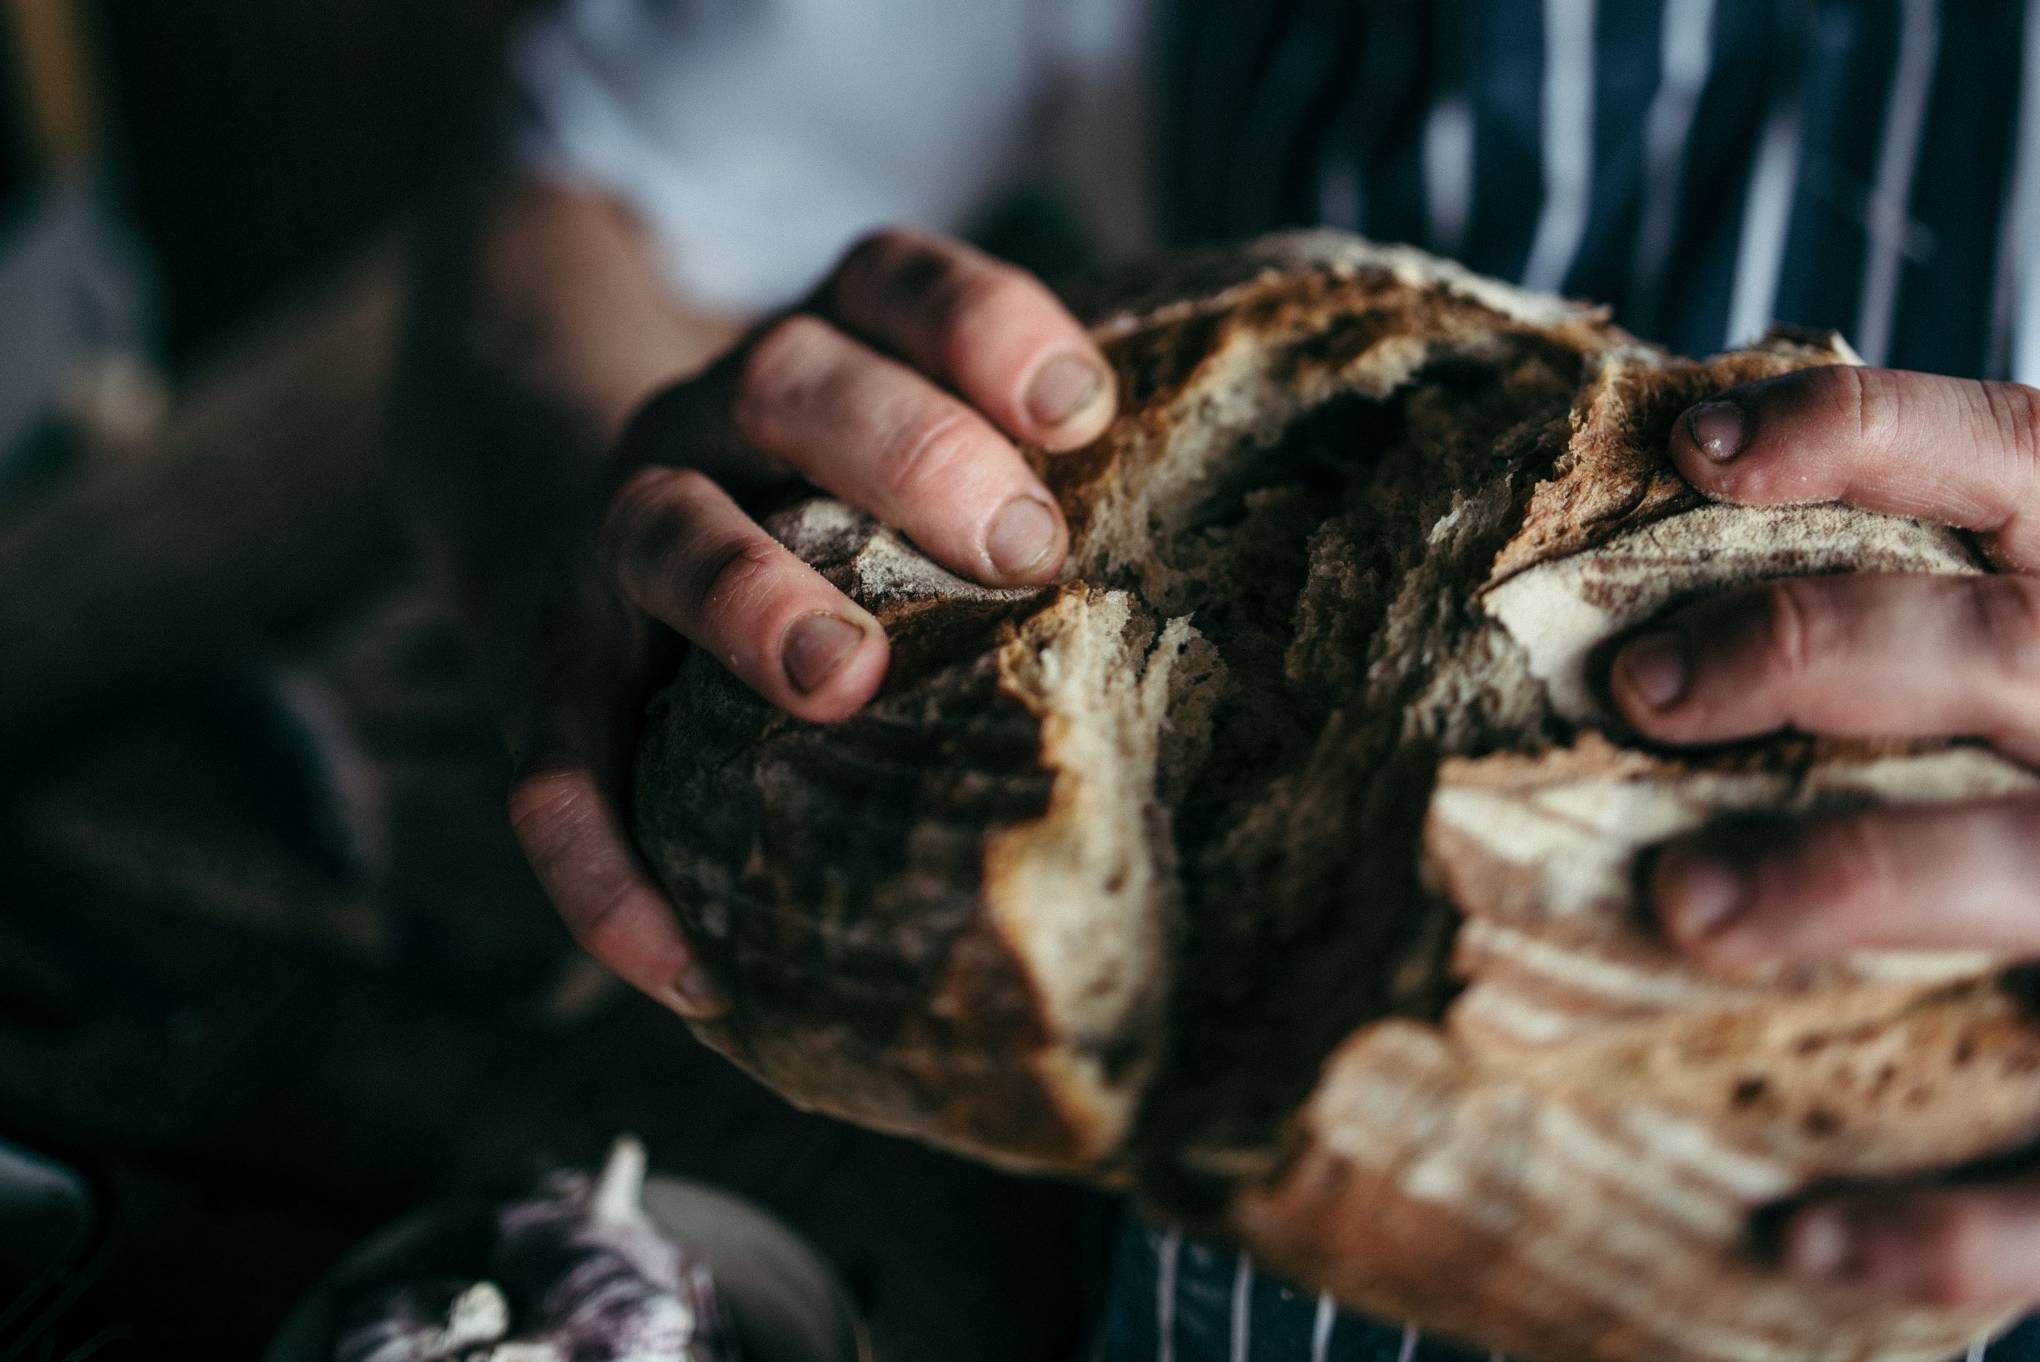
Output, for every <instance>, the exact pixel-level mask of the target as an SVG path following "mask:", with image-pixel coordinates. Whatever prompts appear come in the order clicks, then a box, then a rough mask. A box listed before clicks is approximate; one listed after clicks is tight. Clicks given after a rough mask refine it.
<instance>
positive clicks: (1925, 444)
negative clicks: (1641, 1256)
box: [1611, 366, 2040, 1306]
mask: <svg viewBox="0 0 2040 1362" xmlns="http://www.w3.org/2000/svg"><path fill="white" fill-rule="evenodd" d="M1672 457H1673V458H1674V460H1675V461H1676V462H1677V464H1678V466H1679V469H1680V471H1681V472H1682V473H1684V474H1685V476H1686V477H1687V478H1688V479H1689V480H1691V481H1692V483H1693V484H1694V485H1695V486H1697V487H1699V488H1700V489H1701V490H1702V491H1704V492H1706V493H1708V494H1710V495H1712V496H1716V497H1720V498H1722V499H1723V500H1727V501H1736V502H1744V503H1750V504H1757V505H1779V504H1784V503H1793V502H1820V501H1844V502H1848V503H1850V504H1853V505H1856V506H1861V507H1865V508H1868V509H1871V510H1877V511H1888V512H1893V513H1896V514H1900V515H1909V516H1917V517H1921V518H1924V519H1929V520H1936V521H1941V522H1944V523H1947V524H1951V525H1955V526H1959V527H1960V528H1962V529H1965V530H1968V531H1970V532H1971V533H1972V534H1973V535H1974V537H1975V540H1976V542H1977V544H1978V545H1979V547H1980V548H1981V549H1982V551H1983V553H1984V554H1985V555H1986V556H1987V557H1988V558H1989V559H1990V560H1991V562H1992V563H1993V564H1994V565H1995V566H1996V567H1997V568H1998V569H1999V571H1998V572H1996V573H1992V574H1987V575H1981V576H1974V577H1934V576H1919V575H1901V574H1860V575H1852V576H1827V577H1801V578H1793V579H1789V580H1783V581H1776V582H1771V583H1767V584H1765V585H1762V586H1757V587H1753V588H1750V589H1747V590H1742V591H1737V592H1733V593H1730V594H1728V595H1725V596H1722V597H1719V598H1716V599H1713V600H1710V601H1707V602H1705V603H1704V604H1700V605H1697V606H1694V607H1691V608H1689V609H1687V610H1684V611H1681V612H1678V613H1676V614H1674V615H1673V616H1671V617H1670V618H1668V619H1667V620H1665V621H1662V622H1661V623H1660V625H1659V626H1658V627H1657V628H1655V629H1654V630H1653V631H1652V632H1650V633H1647V634H1645V635H1643V636H1642V637H1639V638H1637V639H1635V640H1632V641H1631V642H1630V643H1629V644H1628V645H1627V646H1626V647H1625V648H1624V649H1623V650H1622V652H1621V653H1620V654H1619V655H1618V657H1617V658H1616V660H1615V664H1614V668H1613V672H1612V675H1611V689H1612V691H1613V693H1614V696H1615V699H1616V702H1617V704H1618V705H1619V706H1620V707H1621V709H1622V711H1623V713H1624V715H1625V716H1627V718H1628V719H1629V720H1630V722H1632V723H1633V724H1634V725H1635V726H1636V727H1637V728H1638V729H1639V730H1640V731H1641V732H1642V733H1644V734H1645V735H1647V736H1649V737H1651V738H1654V739H1656V740H1658V741H1661V742H1666V743H1675V744H1702V743H1715V742H1723V741H1729V740H1733V739H1737V738H1745V737H1751V736H1754V735H1757V734H1762V733H1768V732H1771V731H1773V730H1776V729H1781V728H1791V729H1796V730H1800V731H1804V732H1809V733H1822V734H1831V735H1837V736H1850V737H1870V736H1904V737H1964V738H1973V739H1984V740H1987V741H1989V742H1991V743H1993V744H1995V745H1996V746H1997V747H1998V748H1999V749H2000V750H2001V751H2003V752H2005V753H2006V754H2008V755H2010V756H2011V757H2013V758H2016V759H2017V760H2020V761H2023V762H2026V763H2029V764H2036V765H2040V575H2036V574H2040V391H2036V390H2035V389H2032V388H2027V387H2022V386H2019V385H2016V384H1994V383H1975V382H1967V381H1962V380H1957V379H1951V378H1940V377H1935V376H1932V375H1926V374H1913V373H1901V372H1895V371H1892V370H1882V369H1865V368H1856V367H1846V366H1844V367H1834V368H1821V369H1809V370H1804V371H1801V372H1798V373H1792V374H1787V375H1784V376H1782V377H1780V378H1775V379H1770V380H1766V381H1764V382H1761V383H1754V384H1750V385H1748V386H1745V387H1742V388H1737V389H1735V390H1733V391H1730V392H1727V393H1724V394H1721V395H1720V396H1719V397H1717V398H1714V399H1711V400H1709V401H1707V402H1704V403H1702V404H1700V405H1699V406H1696V407H1694V408H1693V409H1692V410H1690V411H1688V412H1687V413H1686V414H1685V416H1683V417H1682V418H1681V419H1680V421H1679V423H1678V426H1677V428H1676V432H1675V434H1674V436H1673V440H1672ZM1651 893H1652V896H1653V899H1654V904H1655V908H1656V911H1657V913H1658V916H1659V919H1660V921H1661V922H1662V924H1663V926H1664V929H1665V930H1666V932H1667V933H1668V934H1669V936H1670V937H1671V938H1672V939H1673V940H1674V941H1675V942H1677V943H1678V944H1679V945H1680V946H1681V947H1683V948H1684V949H1686V950H1688V951H1690V952H1692V953H1694V954H1695V955H1697V956H1700V957H1702V958H1708V959H1713V960H1717V961H1722V962H1739V963H1749V962H1756V961H1761V960H1780V959H1801V960H1804V959H1811V958H1815V957H1818V956H1824V955H1833V954H1835V953H1837V952H1840V951H1847V950H1853V949H1869V948H1901V947H1922V948H1930V947H1956V948H1988V949H1992V950H1998V951H2003V952H2005V953H2007V954H2008V955H2012V956H2017V957H2020V958H2026V959H2040V795H2029V796H2019V797H2013V798H2005V799H1992V800H1979V801H1973V802H1968V803H1955V804H1940V805H1933V806H1929V807H1915V808H1910V809H1881V810H1871V811H1864V812H1852V813H1847V814H1839V815H1826V816H1816V817H1810V818H1806V819H1802V820H1799V821H1796V822H1794V823H1791V824H1788V825H1786V826H1785V827H1783V828H1782V829H1781V830H1780V832H1779V833H1778V835H1776V836H1774V837H1765V838H1762V839H1749V838H1747V837H1745V838H1741V839H1732V838H1729V837H1726V836H1709V835H1707V834H1701V835H1699V836H1697V837H1694V838H1691V839H1688V840H1685V841H1681V842H1677V843H1674V844H1672V845H1670V846H1668V847H1666V848H1664V849H1663V850H1662V852H1661V853H1660V855H1659V856H1658V858H1657V860H1656V862H1655V864H1654V868H1653V871H1652V874H1651ZM1784 1254H1785V1261H1786V1264H1787V1266H1788V1267H1789V1268H1791V1269H1793V1270H1796V1271H1799V1272H1802V1273H1807V1274H1810V1275H1815V1276H1823V1277H1827V1278H1831V1279H1849V1280H1854V1281H1857V1282H1859V1283H1861V1284H1863V1285H1865V1286H1867V1287H1869V1288H1870V1289H1873V1290H1877V1291H1879V1292H1882V1293H1885V1294H1889V1295H1898V1296H1905V1297H1909V1298H1912V1299H1916V1300H1919V1301H1921V1302H1923V1303H1933V1304H1940V1305H1978V1306H1983V1305H2005V1306H2028V1305H2032V1304H2034V1303H2036V1302H2040V1176H2030V1177H2026V1178H2022V1179H2018V1180H2014V1181H2009V1182H1999V1183H1995V1184H1990V1185H1964V1186H1955V1185H1925V1184H1922V1185H1918V1186H1915V1187H1911V1188H1905V1189H1898V1190H1894V1191H1881V1192H1880V1193H1878V1194H1877V1195H1876V1196H1874V1197H1871V1196H1854V1197H1840V1198H1834V1199H1829V1200H1826V1201H1821V1202H1817V1203H1815V1204H1813V1205H1810V1206H1807V1207H1805V1208H1803V1209H1801V1210H1800V1211H1798V1212H1797V1213H1796V1214H1795V1215H1794V1216H1793V1217H1792V1219H1791V1220H1790V1221H1789V1222H1788V1224H1787V1226H1786V1229H1785V1236H1784Z"/></svg>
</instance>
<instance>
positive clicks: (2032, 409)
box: [1975, 383, 2040, 472]
mask: <svg viewBox="0 0 2040 1362" xmlns="http://www.w3.org/2000/svg"><path fill="white" fill-rule="evenodd" d="M1975 391H1976V393H1977V394H1978V399H1979V407H1980V409H1981V420H1982V425H1983V429H1982V430H1981V431H1980V432H1979V437H1980V442H1981V443H1982V446H1983V448H1985V449H1987V450H1990V451H1993V452H1995V453H1998V454H2000V455H2001V456H2002V457H2005V458H2008V459H2011V460H2013V461H2014V462H2015V463H2016V464H2017V465H2019V468H2020V469H2021V470H2022V471H2028V472H2030V471H2031V470H2032V469H2033V468H2034V466H2035V465H2040V389H2034V388H2029V387H2027V386H2026V385H2025V384H2023V383H1980V384H1978V385H1977V386H1976V388H1975Z"/></svg>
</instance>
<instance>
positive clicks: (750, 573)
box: [680, 534, 779, 624]
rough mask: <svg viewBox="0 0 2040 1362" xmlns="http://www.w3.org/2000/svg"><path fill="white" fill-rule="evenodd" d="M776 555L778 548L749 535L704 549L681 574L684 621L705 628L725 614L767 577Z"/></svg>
mask: <svg viewBox="0 0 2040 1362" xmlns="http://www.w3.org/2000/svg"><path fill="white" fill-rule="evenodd" d="M778 552H779V550H778V546H777V545H775V544H773V543H772V542H770V541H769V540H766V539H764V538H763V537H761V536H758V535H750V534H740V535H734V536H731V537H730V538H728V539H725V540H723V541H721V542H719V543H713V544H706V545H703V546H702V547H701V549H700V551H699V553H698V554H697V556H696V557H695V559H694V561H693V562H692V563H691V564H689V566H688V567H687V570H686V571H685V572H684V573H683V574H682V581H681V585H680V593H681V608H682V610H683V612H684V613H685V615H686V618H688V619H689V620H693V621H696V622H697V623H700V624H706V623H709V622H712V621H714V620H715V619H716V618H717V617H718V616H720V615H722V614H724V613H727V612H728V611H729V610H730V609H731V607H732V604H733V602H735V601H736V600H738V599H739V598H740V597H742V596H743V595H745V594H746V593H747V592H748V591H749V590H751V589H752V588H753V587H755V585H756V584H757V583H758V582H759V581H760V580H761V579H763V578H764V577H765V576H766V575H767V574H769V573H770V571H771V569H772V565H773V563H774V561H775V560H776V559H777V557H778Z"/></svg>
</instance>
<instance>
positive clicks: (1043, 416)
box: [1027, 355, 1105, 426]
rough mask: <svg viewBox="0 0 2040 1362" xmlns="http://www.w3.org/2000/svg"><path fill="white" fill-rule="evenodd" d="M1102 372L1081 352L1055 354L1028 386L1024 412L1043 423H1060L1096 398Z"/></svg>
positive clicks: (1101, 382) (1045, 424) (1102, 375)
mask: <svg viewBox="0 0 2040 1362" xmlns="http://www.w3.org/2000/svg"><path fill="white" fill-rule="evenodd" d="M1104 387H1105V375H1104V374H1102V373H1100V372H1099V371H1098V365H1097V364H1096V362H1094V361H1092V360H1090V359H1086V358H1085V357H1084V356H1082V355H1057V356H1056V357H1055V358H1054V359H1052V360H1049V361H1048V362H1047V363H1046V364H1044V365H1042V366H1041V367H1040V368H1039V369H1037V370H1036V371H1035V373H1034V381H1033V382H1032V383H1030V384H1028V385H1027V414H1028V415H1029V416H1031V417H1033V418H1034V419H1035V420H1036V421H1038V422H1040V423H1041V424H1042V425H1044V426H1059V425H1061V424H1062V423H1063V422H1065V421H1067V420H1069V419H1070V418H1071V417H1073V416H1075V415H1077V414H1078V413H1079V412H1081V411H1083V410H1084V408H1086V407H1088V406H1090V405H1091V403H1092V402H1094V401H1096V400H1097V397H1098V394H1099V392H1101V391H1102V390H1103V389H1104Z"/></svg>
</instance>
